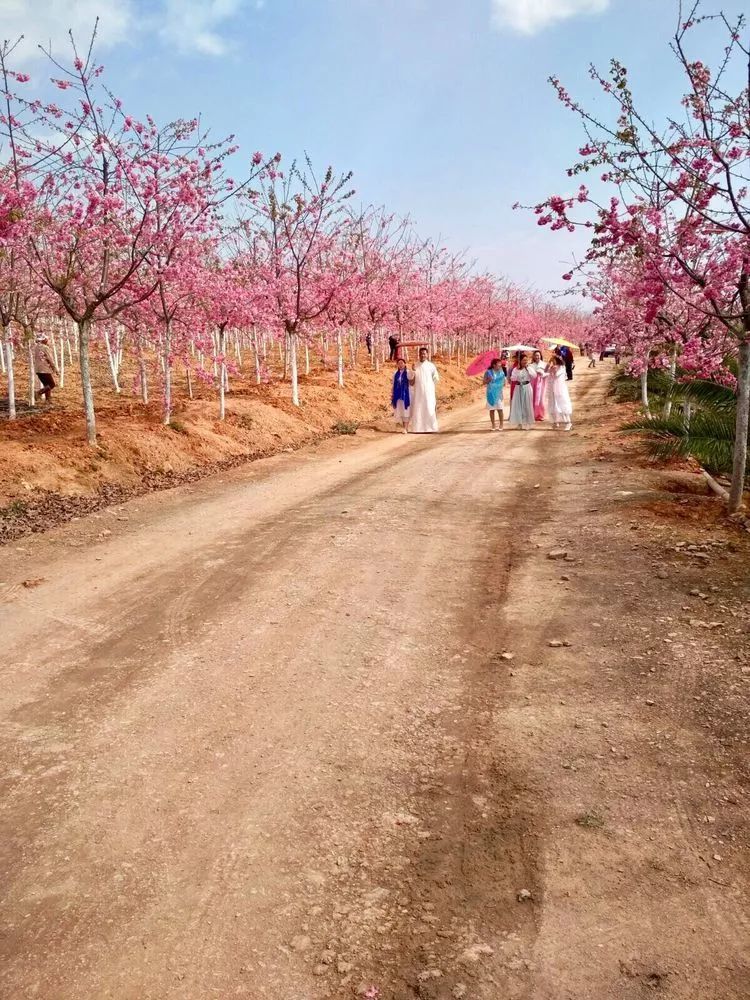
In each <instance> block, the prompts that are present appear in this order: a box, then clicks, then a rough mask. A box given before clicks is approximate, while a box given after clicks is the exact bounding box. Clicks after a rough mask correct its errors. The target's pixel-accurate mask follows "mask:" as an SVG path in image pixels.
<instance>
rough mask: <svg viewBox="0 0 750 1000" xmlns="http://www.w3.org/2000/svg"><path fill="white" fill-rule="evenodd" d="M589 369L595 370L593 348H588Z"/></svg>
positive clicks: (594, 352)
mask: <svg viewBox="0 0 750 1000" xmlns="http://www.w3.org/2000/svg"><path fill="white" fill-rule="evenodd" d="M588 358H589V368H596V351H595V350H594V348H593V347H589V353H588Z"/></svg>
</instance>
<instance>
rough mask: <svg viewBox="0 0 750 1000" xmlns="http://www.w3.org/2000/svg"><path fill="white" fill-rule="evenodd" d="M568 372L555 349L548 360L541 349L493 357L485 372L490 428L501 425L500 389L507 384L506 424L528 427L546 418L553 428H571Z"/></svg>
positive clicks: (571, 416)
mask: <svg viewBox="0 0 750 1000" xmlns="http://www.w3.org/2000/svg"><path fill="white" fill-rule="evenodd" d="M571 377H572V375H569V373H568V370H567V365H566V359H565V357H564V356H563V355H562V354H561V353H560V352H559V351H556V352H555V353H554V354H553V355H552V357H551V358H550V360H549V361H548V362H545V361H544V358H543V356H542V352H541V351H534V353H533V354H532V356H531V359H529V356H528V354H525V353H520V352H519V353H518V354H517V355H516V356H515V358H514V360H513V361H511V360H510V359H509V358H508V357H507V356H505V357H502V356H501V357H498V358H495V359H494V360H493V361H492V362H491V364H490V367H489V368H488V369H487V371H486V372H485V373H484V385H485V393H486V399H487V409H488V411H489V414H490V426H491V429H492V430H497V431H499V430H502V428H503V425H504V419H505V418H504V408H503V391H504V389H505V383H506V382H508V383H509V384H510V413H509V415H508V425H509V426H510V427H520V428H521V430H529V428H530V427H533V426H534V424H535V423H538V422H539V421H542V420H545V419H549V420H550V421H551V422H552V427H553V429H554V430H558V429H560V428H563V429H564V430H566V431H570V430H572V429H573V404H572V403H571V400H570V392H569V391H568V385H567V383H568V382H569V381H570V378H571Z"/></svg>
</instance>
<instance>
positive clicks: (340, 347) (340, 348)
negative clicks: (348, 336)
mask: <svg viewBox="0 0 750 1000" xmlns="http://www.w3.org/2000/svg"><path fill="white" fill-rule="evenodd" d="M336 355H337V356H336V364H337V369H338V378H337V382H338V384H339V387H340V388H342V389H343V387H344V342H343V339H342V337H341V329H340V328H339V329H338V330H337V331H336Z"/></svg>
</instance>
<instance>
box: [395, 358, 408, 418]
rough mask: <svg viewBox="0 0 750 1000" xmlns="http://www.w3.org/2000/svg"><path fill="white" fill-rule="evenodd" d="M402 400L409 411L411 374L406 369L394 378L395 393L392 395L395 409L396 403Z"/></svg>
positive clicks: (397, 373)
mask: <svg viewBox="0 0 750 1000" xmlns="http://www.w3.org/2000/svg"><path fill="white" fill-rule="evenodd" d="M399 400H401V401H402V402H403V404H404V409H407V410H408V409H409V404H410V399H409V373H408V371H407V370H406V368H404V370H403V371H402V372H401V371H398V370H396V373H395V374H394V376H393V392H392V393H391V406H392V407H393V408H394V409H395V407H396V403H398V401H399Z"/></svg>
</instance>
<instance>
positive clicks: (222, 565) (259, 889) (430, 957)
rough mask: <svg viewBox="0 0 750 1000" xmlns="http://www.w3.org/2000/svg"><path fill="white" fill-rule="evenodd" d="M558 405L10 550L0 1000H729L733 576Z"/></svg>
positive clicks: (264, 469)
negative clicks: (554, 425)
mask: <svg viewBox="0 0 750 1000" xmlns="http://www.w3.org/2000/svg"><path fill="white" fill-rule="evenodd" d="M575 384H576V405H577V407H578V410H579V413H580V414H581V416H580V417H579V419H578V420H577V424H576V431H574V433H573V434H567V435H566V434H563V433H557V434H554V433H553V432H551V431H548V430H541V429H540V430H533V431H531V432H528V433H522V432H504V433H503V434H491V433H489V432H487V430H486V425H485V421H486V415H485V413H484V411H483V410H482V409H481V407H480V406H479V405H475V406H473V407H470V408H467V409H463V410H461V411H457V412H455V413H453V414H451V415H449V416H448V417H447V418H446V419H445V422H444V433H442V434H440V435H439V436H435V437H420V438H416V437H408V438H406V437H401V436H398V435H395V434H394V435H384V434H379V435H378V434H370V435H369V439H368V440H365V442H364V443H363V442H361V441H348V440H343V439H340V440H336V441H332V442H327V443H326V444H324V445H322V446H321V447H319V448H316V449H314V450H312V451H310V452H309V453H305V454H296V455H290V456H282V457H281V458H277V459H272V460H268V461H265V462H259V463H256V464H254V465H252V466H248V467H246V468H244V469H241V470H237V471H236V472H233V473H231V474H229V475H225V476H223V477H220V478H219V479H213V480H206V481H204V482H203V483H201V484H199V485H197V486H194V487H192V488H189V489H188V488H182V489H179V490H175V491H172V492H170V493H165V494H159V495H152V496H150V497H147V498H141V499H139V500H137V501H133V502H132V503H130V504H127V505H125V506H123V507H120V508H117V509H116V510H112V511H109V512H105V513H102V514H100V515H97V516H96V517H92V518H89V519H86V520H82V521H79V522H77V523H75V524H72V525H69V526H67V527H65V528H60V529H55V530H54V531H53V532H50V533H49V534H48V535H46V536H44V537H36V538H33V539H31V540H26V541H25V542H24V543H22V544H16V545H14V546H11V547H9V548H8V549H6V550H4V552H3V573H2V576H3V581H4V582H3V586H2V590H1V591H0V601H1V602H2V603H0V630H1V631H0V634H1V635H2V642H3V652H4V655H3V660H4V667H3V683H2V687H1V688H0V719H1V720H2V747H1V748H2V769H1V771H0V774H1V776H2V789H3V795H2V814H1V820H2V823H1V827H0V877H1V879H2V882H1V885H2V895H3V902H2V907H1V908H0V918H1V919H2V928H0V996H2V997H3V998H8V1000H20V998H27V997H38V998H42V1000H84V998H85V1000H100V998H106V997H108V998H115V1000H172V998H180V1000H208V998H211V997H220V998H222V1000H228V998H230V997H246V998H252V1000H256V998H257V1000H261V998H273V1000H318V998H322V997H335V998H338V997H342V998H343V997H352V996H357V995H361V996H368V995H369V996H371V997H381V998H383V1000H392V998H398V1000H406V998H413V997H423V998H433V1000H438V998H439V1000H448V998H460V997H467V998H468V1000H471V998H477V1000H479V998H482V1000H526V998H528V1000H531V998H533V1000H574V998H575V1000H608V998H631V997H642V996H651V995H652V992H653V991H657V992H658V993H660V994H661V995H663V996H665V997H674V998H701V1000H710V998H717V1000H718V998H719V997H721V998H722V1000H736V998H747V997H750V968H748V954H749V953H750V948H749V947H748V946H749V945H750V908H749V906H748V899H749V898H750V896H749V894H748V887H749V882H748V859H747V855H746V847H747V829H748V813H749V811H750V803H749V800H748V789H749V788H750V784H749V783H748V775H747V729H746V725H745V724H743V723H742V719H743V715H742V712H743V711H745V709H746V707H747V699H748V688H749V687H750V677H749V676H748V675H750V669H747V672H746V667H745V665H746V664H747V662H748V661H747V659H746V657H745V653H744V651H743V650H744V643H745V640H746V631H745V630H746V622H747V599H748V578H747V569H748V567H747V561H746V560H747V551H746V549H745V548H743V546H742V543H738V544H735V543H734V542H732V541H731V537H730V536H726V537H725V536H724V535H721V537H719V534H720V533H718V532H717V533H716V537H715V538H713V537H712V538H711V539H706V537H705V533H703V534H702V536H701V537H700V539H699V541H700V544H708V549H707V550H706V551H708V553H709V554H708V557H706V555H705V552H704V551H703V550H701V549H700V548H696V550H695V551H694V552H693V551H692V550H687V548H686V547H685V546H675V544H674V541H673V539H672V538H671V536H670V531H672V529H671V528H669V527H664V526H663V525H659V524H656V525H653V526H648V525H646V524H645V523H644V522H643V521H642V520H636V526H637V527H638V530H637V531H633V532H631V531H630V530H629V529H630V526H631V521H633V519H634V518H638V517H639V515H637V514H634V513H633V511H634V510H635V508H632V510H631V509H629V507H630V505H632V504H633V503H634V501H636V500H638V499H639V497H640V494H639V493H638V488H637V487H636V486H634V485H633V484H632V483H630V482H629V481H628V475H629V474H628V473H627V471H623V470H622V469H620V468H616V467H614V466H609V465H607V464H606V463H600V462H599V463H597V461H596V459H595V457H594V456H593V455H592V444H591V437H592V435H593V434H594V431H595V428H596V424H597V421H598V420H599V419H600V418H601V416H602V412H603V411H602V409H601V406H602V399H603V391H604V380H603V377H602V376H601V375H600V374H599V373H591V374H589V373H587V372H584V373H582V377H580V378H579V379H577V381H576V383H575ZM635 476H636V473H632V477H635ZM686 530H687V529H686ZM727 539H729V540H727ZM691 540H692V539H689V540H688V541H691ZM713 543H715V544H713ZM696 544H697V540H696ZM555 549H562V550H566V551H567V552H568V559H567V561H565V560H562V561H558V560H553V559H550V558H549V557H548V556H549V553H550V552H551V551H552V550H555ZM729 580H732V581H734V583H733V589H732V590H731V591H730V590H729V589H727V588H728V586H729V584H728V583H727V581H729ZM696 581H697V586H699V587H700V588H701V591H704V590H705V591H706V593H704V594H703V597H701V598H698V597H697V596H696V597H690V596H686V594H688V593H689V590H690V589H691V588H693V589H694V588H695V587H696ZM714 581H716V582H714ZM710 586H715V587H716V590H715V591H710ZM691 601H699V602H701V606H700V607H699V608H698V609H697V610H694V611H690V612H689V613H690V614H691V616H692V620H698V619H700V620H703V619H710V620H707V621H706V622H704V624H705V625H706V628H699V626H697V625H696V626H693V625H690V624H688V623H687V619H686V618H685V615H686V614H687V613H688V612H684V611H683V610H682V609H683V608H686V607H688V606H690V602H691ZM704 604H705V605H709V606H707V607H704V606H703V605H704ZM714 620H716V621H721V623H722V627H721V628H719V627H718V626H717V627H710V628H709V626H710V625H711V624H712V622H713V621H714ZM550 642H552V643H555V645H550ZM563 643H564V645H563ZM743 848H744V849H745V851H744V853H743ZM368 991H369V992H368Z"/></svg>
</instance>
